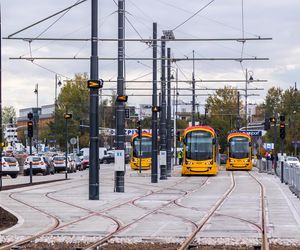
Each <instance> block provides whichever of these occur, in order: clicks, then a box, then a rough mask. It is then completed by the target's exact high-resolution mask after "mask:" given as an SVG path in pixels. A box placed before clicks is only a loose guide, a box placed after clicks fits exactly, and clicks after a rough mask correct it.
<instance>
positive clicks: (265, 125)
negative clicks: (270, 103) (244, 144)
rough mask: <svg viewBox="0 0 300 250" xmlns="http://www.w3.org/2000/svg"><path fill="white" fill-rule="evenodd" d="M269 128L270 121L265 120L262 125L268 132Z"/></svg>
mask: <svg viewBox="0 0 300 250" xmlns="http://www.w3.org/2000/svg"><path fill="white" fill-rule="evenodd" d="M270 128H271V124H270V120H269V119H268V118H266V119H265V123H264V129H265V130H269V129H270Z"/></svg>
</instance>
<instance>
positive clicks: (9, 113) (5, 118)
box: [2, 106, 16, 124]
mask: <svg viewBox="0 0 300 250" xmlns="http://www.w3.org/2000/svg"><path fill="white" fill-rule="evenodd" d="M11 118H12V119H13V122H15V121H16V110H15V108H14V107H13V106H6V107H3V109H2V123H3V124H8V123H10V119H11Z"/></svg>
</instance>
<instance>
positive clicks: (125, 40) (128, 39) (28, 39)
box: [3, 35, 272, 43]
mask: <svg viewBox="0 0 300 250" xmlns="http://www.w3.org/2000/svg"><path fill="white" fill-rule="evenodd" d="M3 39H10V40H24V41H26V42H27V41H63V42H88V41H91V38H63V37H53V38H51V37H37V38H35V37H11V35H10V36H8V37H3ZM266 40H272V38H270V37H246V38H234V37H233V38H175V39H174V40H168V39H162V38H158V39H156V41H158V42H161V41H168V42H224V41H225V42H226V41H236V42H243V41H266ZM98 41H100V42H118V41H124V42H144V43H152V42H153V39H151V38H149V39H148V38H147V39H141V38H125V39H117V38H98Z"/></svg>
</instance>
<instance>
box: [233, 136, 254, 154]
mask: <svg viewBox="0 0 300 250" xmlns="http://www.w3.org/2000/svg"><path fill="white" fill-rule="evenodd" d="M249 145H250V143H249V140H248V139H247V138H245V137H235V138H232V139H231V140H230V147H229V149H230V155H229V156H230V157H232V158H237V159H241V158H247V157H249V153H250V148H249Z"/></svg>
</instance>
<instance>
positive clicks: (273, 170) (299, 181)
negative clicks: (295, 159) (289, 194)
mask: <svg viewBox="0 0 300 250" xmlns="http://www.w3.org/2000/svg"><path fill="white" fill-rule="evenodd" d="M256 167H257V168H258V169H259V172H260V173H268V174H274V175H276V176H277V177H279V178H281V162H280V161H278V162H277V164H276V167H275V164H274V162H272V161H270V160H266V159H262V160H258V161H257V162H256ZM283 182H284V183H285V184H287V185H289V187H290V189H291V190H292V191H293V192H294V193H295V194H296V195H297V196H298V197H299V198H300V166H299V165H297V164H289V163H287V162H284V163H283Z"/></svg>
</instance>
